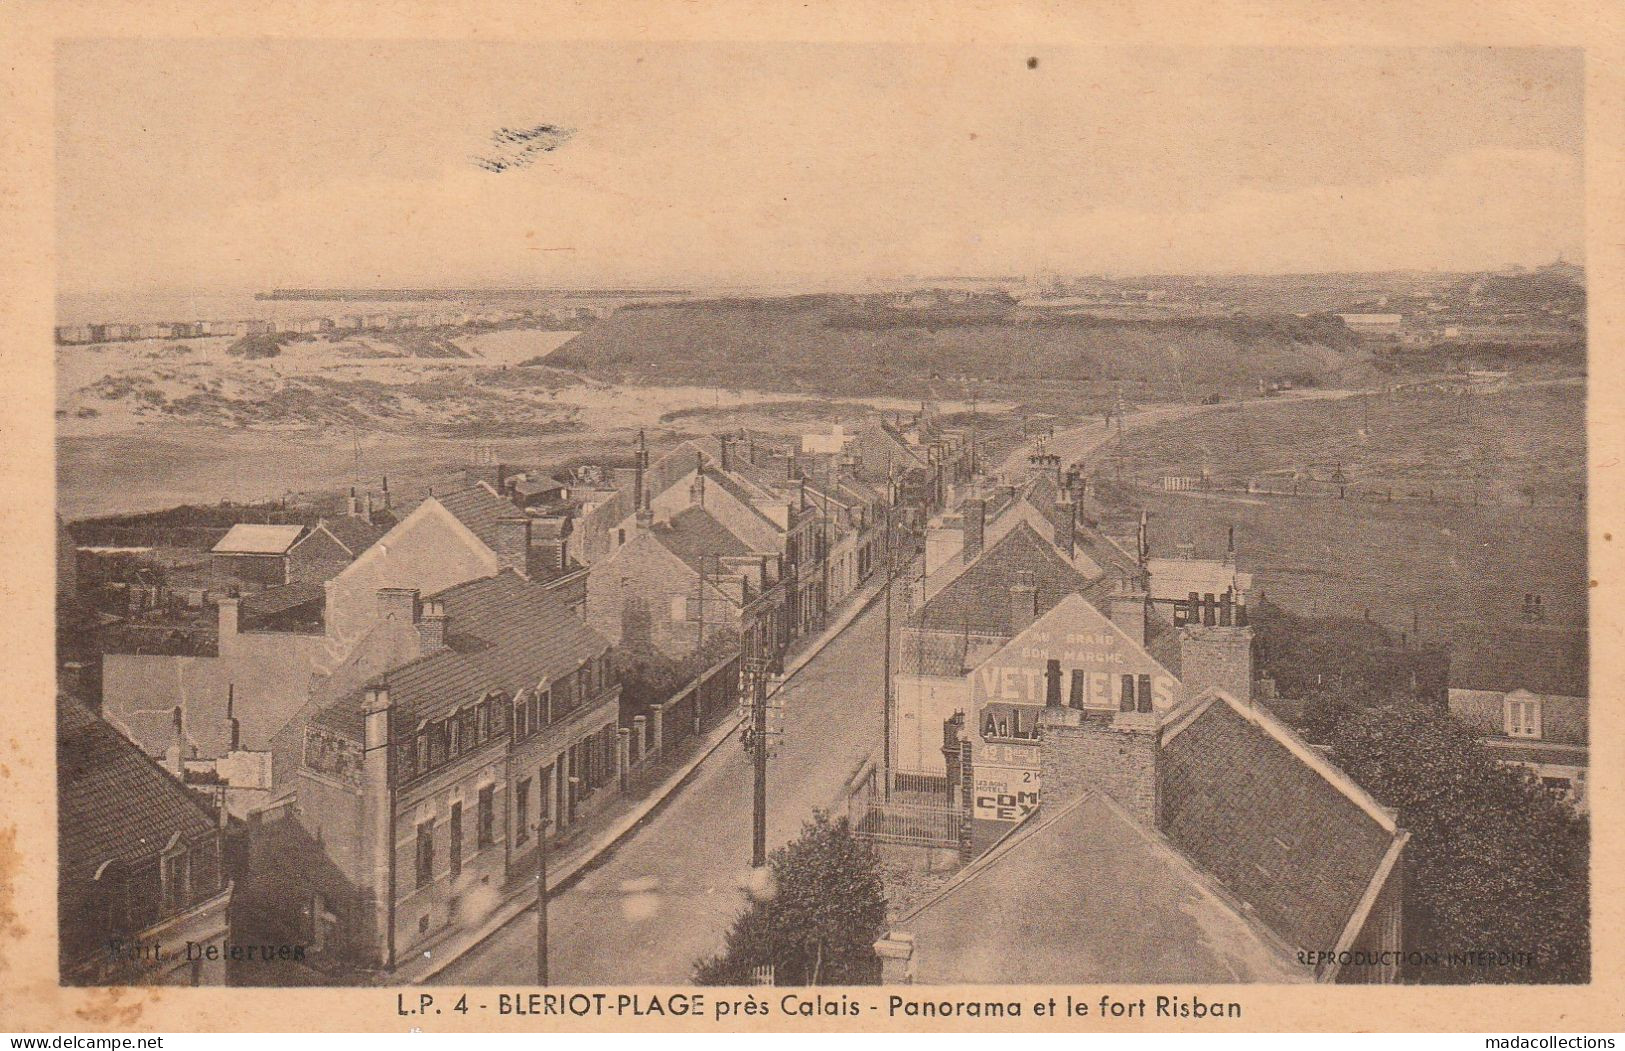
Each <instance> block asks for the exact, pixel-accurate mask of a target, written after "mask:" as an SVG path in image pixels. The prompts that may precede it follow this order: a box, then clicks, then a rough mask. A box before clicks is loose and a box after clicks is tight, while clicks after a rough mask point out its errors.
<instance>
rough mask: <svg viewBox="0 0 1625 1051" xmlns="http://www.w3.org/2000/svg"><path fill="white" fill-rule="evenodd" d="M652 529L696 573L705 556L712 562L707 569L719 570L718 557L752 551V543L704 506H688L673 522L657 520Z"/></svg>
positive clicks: (655, 535)
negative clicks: (739, 535) (737, 534)
mask: <svg viewBox="0 0 1625 1051" xmlns="http://www.w3.org/2000/svg"><path fill="white" fill-rule="evenodd" d="M651 532H652V534H653V536H654V538H655V539H656V540H658V541H660V543H661V544H662V545H663V546H664V547H665V548H666V550H668V551H670V552H671V553H672V554H674V555H676V556H677V557H678V558H680V559H682V560H683V562H684V564H686V565H687V566H688V567H689V568H690V569H692V570H694V571H695V572H696V573H697V572H699V571H700V560H701V558H702V557H703V558H705V559H707V560H708V562H709V565H708V567H707V568H708V569H710V570H711V571H712V572H715V571H716V569H717V565H718V563H717V558H719V557H738V556H743V555H749V554H750V553H751V550H750V547H749V545H747V544H746V543H745V542H744V541H743V540H741V539H739V538H738V537H737V536H734V534H733V533H731V532H729V530H728V527H727V526H725V525H723V524H722V523H721V522H719V521H717V520H716V519H715V518H714V517H712V515H711V513H710V512H709V511H706V510H705V509H704V508H700V507H685V508H684V509H683V510H681V511H679V512H677V514H675V515H673V516H672V517H671V519H670V520H669V521H665V522H657V523H656V524H655V526H654V528H653V530H652V531H651Z"/></svg>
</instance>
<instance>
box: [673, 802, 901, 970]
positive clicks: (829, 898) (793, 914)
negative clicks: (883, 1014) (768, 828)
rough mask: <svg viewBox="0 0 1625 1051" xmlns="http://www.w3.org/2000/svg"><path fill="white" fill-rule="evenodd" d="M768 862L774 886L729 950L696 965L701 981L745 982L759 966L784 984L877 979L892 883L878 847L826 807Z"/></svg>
mask: <svg viewBox="0 0 1625 1051" xmlns="http://www.w3.org/2000/svg"><path fill="white" fill-rule="evenodd" d="M767 866H768V872H769V874H770V876H771V884H770V889H769V890H768V891H766V892H764V893H763V895H762V896H761V897H758V898H756V899H755V900H753V901H751V903H750V904H749V905H748V906H747V907H746V908H745V911H744V912H742V913H740V915H739V917H738V918H737V919H736V920H735V921H734V925H733V928H732V929H731V930H730V931H729V932H728V937H727V941H726V943H725V945H726V947H725V948H724V950H723V952H722V953H721V954H720V955H718V956H712V957H709V958H707V959H704V960H701V961H700V962H699V963H698V964H696V965H695V968H694V980H695V981H696V982H698V983H699V984H700V985H745V984H749V982H750V981H751V971H752V970H753V969H754V968H756V967H760V966H763V965H771V966H772V968H773V976H774V982H775V983H776V984H779V985H820V984H824V985H860V984H874V983H875V982H877V981H878V980H879V972H878V967H877V964H876V960H875V956H874V942H875V939H877V938H879V937H880V936H881V934H883V933H884V932H885V925H886V893H885V885H884V883H883V882H882V880H881V875H880V859H879V858H878V857H877V856H876V854H875V852H874V848H873V847H871V846H870V845H869V844H868V843H866V842H864V841H863V840H861V839H859V838H857V837H856V836H854V835H853V834H852V827H851V825H849V824H848V823H847V820H846V818H844V817H843V818H841V819H839V820H836V821H832V820H830V818H829V815H828V814H825V813H823V812H822V811H820V812H818V813H817V814H816V815H815V816H814V817H813V820H811V821H809V822H807V823H806V824H805V825H803V826H802V828H801V835H800V837H799V838H798V839H796V840H795V842H793V843H790V844H788V845H786V846H783V847H780V848H779V849H778V850H775V851H774V852H773V853H772V855H770V856H769V857H768V859H767Z"/></svg>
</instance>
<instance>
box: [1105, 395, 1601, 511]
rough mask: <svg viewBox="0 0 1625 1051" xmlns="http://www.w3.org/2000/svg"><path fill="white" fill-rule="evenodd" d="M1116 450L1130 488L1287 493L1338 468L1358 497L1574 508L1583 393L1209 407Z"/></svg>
mask: <svg viewBox="0 0 1625 1051" xmlns="http://www.w3.org/2000/svg"><path fill="white" fill-rule="evenodd" d="M1122 452H1123V460H1124V464H1125V472H1126V474H1127V475H1131V476H1133V477H1135V478H1136V479H1137V480H1139V481H1142V482H1155V481H1156V480H1157V479H1159V478H1160V477H1161V476H1162V475H1164V474H1170V473H1172V474H1188V473H1194V472H1197V471H1199V470H1201V469H1203V468H1206V469H1207V470H1208V471H1209V472H1210V473H1211V475H1212V476H1213V477H1214V478H1215V479H1217V480H1219V481H1221V482H1224V483H1227V484H1228V483H1236V482H1241V483H1245V482H1246V481H1247V480H1248V479H1257V480H1259V481H1260V482H1262V483H1264V484H1265V487H1266V488H1270V489H1277V490H1278V489H1282V488H1286V489H1288V490H1290V487H1291V482H1292V481H1293V480H1294V479H1295V478H1296V479H1302V480H1319V481H1322V482H1324V481H1327V480H1330V479H1332V478H1334V476H1335V474H1336V472H1338V471H1339V470H1341V472H1342V475H1343V477H1344V478H1345V479H1346V480H1347V482H1348V484H1349V485H1350V486H1352V487H1355V488H1358V489H1361V490H1378V491H1387V490H1393V491H1394V492H1395V493H1396V494H1400V495H1419V496H1424V497H1425V496H1426V495H1427V494H1428V493H1430V492H1432V493H1433V494H1435V495H1437V496H1439V497H1440V498H1449V499H1452V500H1456V501H1461V502H1466V503H1469V504H1470V503H1472V501H1473V498H1474V496H1475V495H1476V496H1477V497H1478V498H1479V499H1480V500H1481V501H1499V502H1505V503H1518V502H1527V501H1528V500H1529V499H1530V498H1533V499H1535V500H1536V501H1537V502H1539V503H1547V504H1549V503H1570V504H1577V503H1578V501H1579V498H1580V496H1581V495H1582V494H1583V492H1584V488H1583V487H1584V483H1585V470H1586V455H1585V453H1586V447H1585V388H1584V386H1583V385H1582V384H1581V383H1579V382H1578V381H1576V382H1572V383H1562V384H1552V385H1546V386H1530V387H1522V388H1517V389H1511V390H1506V391H1502V392H1500V393H1485V394H1476V395H1473V396H1471V397H1467V396H1464V395H1462V394H1447V393H1441V392H1438V391H1431V390H1430V391H1408V392H1398V393H1395V394H1392V395H1390V394H1381V395H1365V396H1359V397H1353V398H1348V399H1344V400H1339V401H1328V402H1303V403H1296V404H1281V405H1268V406H1258V405H1249V406H1247V407H1245V408H1241V407H1237V408H1221V409H1219V410H1217V411H1214V412H1210V413H1207V414H1205V415H1203V416H1200V417H1197V418H1195V419H1192V420H1189V421H1184V422H1181V423H1180V424H1178V425H1176V426H1164V427H1156V428H1147V429H1145V430H1141V431H1131V432H1129V433H1128V435H1127V436H1126V438H1125V442H1124V445H1123V447H1122ZM1113 454H1114V457H1115V449H1114V450H1113ZM1115 467H1116V464H1115V459H1114V462H1113V464H1112V470H1113V471H1114V472H1115Z"/></svg>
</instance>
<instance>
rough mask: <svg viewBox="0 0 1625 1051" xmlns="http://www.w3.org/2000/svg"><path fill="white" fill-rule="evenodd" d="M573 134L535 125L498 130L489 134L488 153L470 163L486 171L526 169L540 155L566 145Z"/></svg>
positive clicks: (564, 129) (572, 131) (565, 129)
mask: <svg viewBox="0 0 1625 1051" xmlns="http://www.w3.org/2000/svg"><path fill="white" fill-rule="evenodd" d="M574 135H575V130H574V129H572V128H561V127H559V126H558V125H556V124H538V125H536V126H535V127H532V128H498V129H497V130H496V131H493V132H492V133H491V151H490V153H489V154H487V155H486V156H482V157H475V158H474V159H473V160H474V163H475V165H477V166H478V167H480V168H483V169H485V170H486V171H488V172H506V171H513V170H514V169H516V168H528V167H530V166H531V165H532V164H535V163H536V159H537V158H538V157H540V156H541V155H542V154H544V153H552V152H553V151H554V150H556V149H558V148H559V147H560V146H563V145H564V144H565V143H566V142H569V141H570V139H571V137H572V136H574Z"/></svg>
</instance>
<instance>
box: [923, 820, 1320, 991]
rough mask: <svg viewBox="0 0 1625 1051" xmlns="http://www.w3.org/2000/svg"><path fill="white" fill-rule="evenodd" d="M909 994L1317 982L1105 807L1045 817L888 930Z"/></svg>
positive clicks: (1175, 855) (1148, 836)
mask: <svg viewBox="0 0 1625 1051" xmlns="http://www.w3.org/2000/svg"><path fill="white" fill-rule="evenodd" d="M893 927H894V928H895V929H896V930H899V931H905V932H907V933H909V934H912V935H913V937H914V944H915V959H916V967H917V971H916V975H915V980H916V981H917V982H920V983H923V984H931V985H936V984H944V983H952V984H961V983H963V984H982V983H995V984H1000V985H1007V984H1008V985H1021V984H1044V985H1057V984H1064V983H1074V984H1094V983H1101V982H1113V983H1116V982H1135V983H1140V982H1180V983H1207V982H1227V983H1228V982H1238V981H1240V982H1302V981H1308V980H1310V978H1311V977H1312V975H1311V972H1310V970H1309V968H1307V967H1305V966H1303V965H1300V964H1298V963H1297V962H1296V961H1295V960H1294V959H1293V958H1292V955H1291V953H1290V950H1289V948H1288V947H1286V946H1283V945H1281V944H1280V943H1279V942H1278V941H1277V940H1276V939H1274V938H1272V937H1271V936H1270V934H1269V932H1267V931H1265V930H1262V929H1260V928H1259V926H1258V925H1257V924H1256V923H1255V922H1254V921H1252V920H1250V919H1249V918H1248V917H1246V916H1245V915H1244V914H1243V913H1242V911H1241V910H1240V909H1238V908H1237V907H1235V905H1234V904H1233V903H1232V901H1231V900H1228V896H1227V895H1225V894H1224V893H1223V891H1222V888H1218V887H1215V886H1214V885H1213V882H1212V880H1211V878H1210V877H1207V876H1206V875H1204V874H1203V873H1201V872H1200V871H1198V870H1197V869H1195V868H1194V867H1193V866H1192V865H1191V864H1190V863H1189V862H1188V861H1187V860H1186V859H1184V858H1182V857H1181V856H1180V854H1179V852H1178V851H1176V850H1174V849H1172V847H1171V846H1170V845H1169V844H1168V842H1167V841H1166V840H1165V839H1164V838H1163V837H1161V836H1159V835H1157V834H1156V833H1155V832H1153V831H1150V830H1147V829H1142V828H1141V827H1140V826H1139V825H1138V824H1137V823H1136V822H1135V821H1134V820H1133V819H1132V818H1130V817H1129V816H1128V815H1127V814H1125V813H1123V812H1122V810H1120V809H1119V808H1118V807H1117V806H1116V805H1115V804H1113V803H1112V802H1111V801H1110V800H1108V799H1107V798H1106V797H1105V796H1104V795H1102V794H1100V793H1097V792H1086V793H1084V794H1083V795H1081V796H1079V797H1078V798H1076V799H1073V800H1069V801H1068V802H1067V803H1065V804H1063V805H1062V806H1060V807H1059V808H1058V809H1053V810H1051V809H1047V808H1041V809H1040V810H1039V811H1038V812H1037V813H1036V814H1034V815H1033V816H1032V817H1031V818H1029V819H1028V820H1027V821H1026V822H1025V823H1024V824H1022V825H1021V826H1020V827H1018V828H1017V829H1016V830H1015V831H1014V832H1013V833H1011V834H1010V835H1009V836H1008V837H1006V838H1005V839H1004V840H1002V841H1001V842H1000V843H998V844H997V845H996V846H994V847H993V849H992V850H990V851H989V852H988V853H987V854H985V855H983V856H982V857H981V858H979V859H978V860H976V861H974V862H972V863H971V864H970V865H969V866H967V867H966V868H965V869H963V870H961V871H960V873H959V874H958V875H956V876H955V877H954V878H953V879H952V880H950V881H949V882H948V883H947V884H945V885H944V886H943V888H942V889H941V890H940V891H939V892H938V893H937V894H936V895H935V896H933V897H932V898H931V899H930V900H929V901H927V902H926V903H925V904H923V905H921V906H920V907H919V908H917V909H916V910H915V911H914V912H913V913H911V914H910V915H908V916H905V917H904V918H903V919H901V920H899V921H897V922H896V923H894V924H893Z"/></svg>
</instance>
